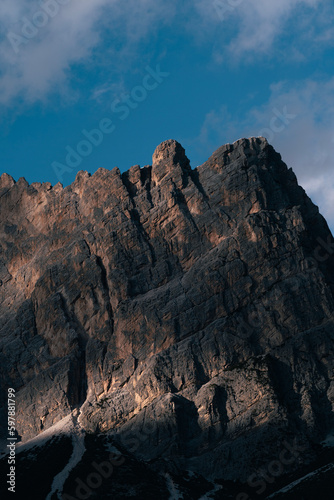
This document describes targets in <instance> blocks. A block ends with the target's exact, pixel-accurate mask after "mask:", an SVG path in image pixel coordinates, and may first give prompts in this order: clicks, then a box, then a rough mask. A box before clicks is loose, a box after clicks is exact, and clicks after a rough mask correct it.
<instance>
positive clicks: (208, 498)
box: [199, 484, 223, 500]
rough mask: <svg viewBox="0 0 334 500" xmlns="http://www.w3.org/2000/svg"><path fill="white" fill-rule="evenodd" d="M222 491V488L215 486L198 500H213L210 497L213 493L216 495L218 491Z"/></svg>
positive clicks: (218, 485) (219, 485)
mask: <svg viewBox="0 0 334 500" xmlns="http://www.w3.org/2000/svg"><path fill="white" fill-rule="evenodd" d="M222 489H223V487H222V485H221V484H215V485H214V488H213V489H212V490H210V491H208V492H207V493H205V495H203V496H202V497H201V498H200V499H199V500H212V499H213V498H214V497H213V496H212V495H214V494H215V493H217V491H220V490H222Z"/></svg>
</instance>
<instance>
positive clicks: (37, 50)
mask: <svg viewBox="0 0 334 500" xmlns="http://www.w3.org/2000/svg"><path fill="white" fill-rule="evenodd" d="M58 2H59V3H64V5H59V3H58ZM174 3H175V2H174ZM172 4H173V2H172ZM42 5H45V6H47V5H48V6H49V7H50V9H51V8H52V6H53V9H55V11H58V12H57V13H56V14H55V15H48V14H44V22H45V25H44V26H41V27H39V28H36V26H34V25H33V24H32V25H31V24H29V23H30V22H32V21H33V23H34V24H35V25H36V22H37V24H38V23H39V22H40V23H41V24H43V17H41V12H43V9H42V7H41V6H42ZM167 7H168V6H167V5H166V4H165V3H164V2H163V1H162V0H156V1H154V0H138V1H135V0H129V1H128V2H126V3H125V2H124V1H121V0H40V1H39V2H38V1H30V2H28V1H26V2H22V1H21V0H2V5H1V11H0V26H1V28H0V29H1V31H0V36H1V38H0V68H1V71H0V89H1V90H0V103H1V104H7V105H10V104H11V103H12V101H13V100H14V99H15V98H17V97H20V98H23V99H24V100H25V101H28V102H34V101H36V100H39V99H41V100H43V99H44V98H45V97H47V96H48V94H49V93H50V92H52V91H55V90H56V91H59V90H60V89H61V90H64V86H66V84H68V83H69V81H70V80H71V75H72V73H71V71H72V65H73V64H81V63H83V64H86V65H88V64H91V65H92V67H93V68H94V67H95V64H96V63H98V64H99V63H101V61H102V64H104V65H108V66H109V67H117V66H120V67H122V65H123V66H125V65H126V64H127V66H128V67H131V57H132V56H134V53H135V50H134V49H133V47H134V45H135V44H136V43H138V42H139V40H140V39H141V37H143V36H145V35H146V34H147V33H148V32H149V31H150V32H152V31H154V26H157V20H164V21H168V19H169V18H170V16H172V15H173V14H174V10H173V6H172V5H170V6H169V8H167ZM46 8H47V7H45V8H44V10H45V9H46ZM37 12H39V15H37V17H36V13H37ZM34 16H35V17H34ZM27 20H28V21H29V23H27ZM22 30H23V32H22ZM27 30H28V31H27ZM29 30H30V38H27V35H29ZM17 36H19V37H21V38H17ZM108 36H109V37H110V38H111V39H113V40H114V41H116V43H115V45H116V46H117V52H116V48H115V47H112V46H108V45H107V43H104V42H105V40H104V37H108ZM23 42H24V43H23ZM94 51H95V52H94ZM96 51H97V52H96ZM131 51H132V53H131ZM124 54H125V56H124ZM116 58H117V59H116ZM127 58H128V60H126V59H127ZM127 69H128V68H127Z"/></svg>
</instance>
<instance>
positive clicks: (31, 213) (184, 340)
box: [0, 137, 334, 498]
mask: <svg viewBox="0 0 334 500" xmlns="http://www.w3.org/2000/svg"><path fill="white" fill-rule="evenodd" d="M0 187H1V188H2V189H1V190H0V385H1V391H0V423H3V424H4V428H5V424H6V422H7V421H6V415H7V414H6V410H7V406H6V404H7V400H6V394H7V389H8V387H13V388H14V389H15V390H16V404H17V409H18V413H17V420H16V423H17V431H18V433H19V435H20V436H21V437H22V440H23V441H28V440H29V439H31V438H33V437H34V436H36V435H39V434H40V433H41V432H42V431H44V430H48V429H49V428H53V426H55V425H58V423H59V422H60V421H61V420H62V419H66V418H68V417H70V416H71V415H74V412H76V411H77V410H78V408H80V421H77V420H75V419H74V420H75V428H76V429H77V430H78V429H79V426H80V429H79V430H80V432H81V431H85V432H90V433H94V434H96V436H98V435H99V433H101V432H103V433H105V434H106V435H108V436H109V437H110V439H112V440H113V442H114V443H116V444H117V443H118V444H119V445H120V446H121V447H122V448H123V449H127V448H129V446H130V445H129V444H127V443H129V437H130V436H135V438H136V439H137V438H138V439H139V441H140V445H138V446H137V447H136V448H134V449H132V450H131V452H132V453H133V454H134V456H135V457H136V459H138V460H142V461H147V463H149V464H150V465H149V467H155V468H156V469H155V470H157V471H160V472H166V470H165V469H163V468H164V467H167V470H168V471H173V470H174V471H180V470H181V469H182V470H187V471H191V472H192V473H196V474H201V475H203V476H205V477H206V478H211V479H212V480H213V479H214V480H216V479H219V480H230V481H235V480H240V481H243V482H247V477H249V475H250V474H251V473H252V471H254V467H255V468H256V467H261V466H262V465H263V463H264V462H265V461H266V460H268V462H270V460H276V459H277V456H278V453H279V450H278V446H279V443H282V442H284V441H287V442H289V443H290V442H291V443H293V440H294V439H297V440H298V443H301V444H302V445H303V447H304V450H305V451H303V459H305V460H306V459H307V460H309V461H311V460H314V459H315V458H317V456H318V455H317V453H318V451H317V450H319V449H321V443H322V442H323V441H324V440H326V439H327V436H328V435H330V433H332V432H333V429H334V417H333V409H334V382H333V370H334V352H333V346H334V312H333V311H334V251H333V248H334V246H333V244H334V241H333V237H332V235H331V233H330V231H329V228H328V226H327V223H326V221H325V220H324V219H323V217H322V216H321V215H320V214H319V211H318V208H317V207H316V206H315V205H314V204H313V203H312V201H311V200H310V199H309V198H308V196H307V195H306V193H305V191H304V190H303V189H302V187H300V186H299V185H298V182H297V179H296V176H295V175H294V173H293V172H292V170H291V169H288V168H287V166H286V165H285V163H284V162H283V161H282V158H281V156H280V155H279V154H278V153H277V152H276V151H275V150H274V149H273V148H272V146H270V145H269V144H268V143H267V141H266V140H265V139H263V138H261V137H257V138H249V139H240V140H238V141H236V142H235V143H233V144H227V145H224V146H222V147H220V148H219V149H217V151H215V152H214V153H213V154H212V155H211V157H210V158H209V159H208V160H207V161H206V162H205V163H204V164H203V165H201V166H199V167H197V168H195V169H194V170H191V168H190V163H189V160H188V158H187V156H186V154H185V151H184V149H183V147H182V146H181V145H180V144H179V143H178V142H177V141H174V140H169V141H165V142H163V143H162V144H160V146H158V148H157V149H156V151H155V152H154V154H153V164H152V167H151V166H146V167H144V168H140V167H139V165H134V166H133V167H131V168H130V169H129V170H128V171H127V172H124V173H121V172H120V170H119V169H118V168H114V169H113V170H111V171H110V170H107V169H103V168H101V169H99V170H97V171H96V172H95V173H94V174H93V175H92V176H90V175H89V174H87V173H86V172H79V173H78V175H77V178H76V180H75V181H74V182H73V183H72V184H71V185H70V186H67V187H65V188H64V189H62V187H61V186H60V185H57V186H55V187H52V186H51V185H50V184H48V183H44V184H37V183H34V184H31V185H30V186H29V185H28V183H27V182H26V181H24V180H23V179H21V180H19V181H18V182H17V183H16V184H15V183H14V180H13V179H12V178H11V177H10V176H8V175H6V174H3V175H2V176H1V178H0ZM148 428H151V429H152V431H150V432H149V433H145V429H148ZM130 441H131V439H130ZM245 450H247V452H246V453H245ZM162 464H163V465H162ZM294 466H295V467H296V468H297V466H298V462H297V460H296V463H295V464H294ZM112 479H113V478H112ZM101 498H102V497H101ZM120 498H123V497H122V496H121V497H120ZM138 498H141V496H138ZM154 498H156V496H155V497H154ZM166 498H168V497H166ZM185 498H188V497H185ZM190 498H192V497H190ZM233 498H235V496H234V497H233Z"/></svg>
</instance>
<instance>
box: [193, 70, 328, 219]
mask: <svg viewBox="0 0 334 500" xmlns="http://www.w3.org/2000/svg"><path fill="white" fill-rule="evenodd" d="M333 117H334V78H331V79H327V80H314V79H313V80H312V79H308V80H306V81H302V82H279V83H276V84H273V85H272V86H271V96H270V98H269V100H268V101H266V102H265V103H263V104H262V106H259V107H253V108H252V109H250V111H249V112H248V114H247V116H246V117H245V118H244V119H242V120H240V119H235V118H233V117H232V116H230V115H229V113H228V111H227V109H226V107H223V108H221V109H220V110H219V111H215V110H211V111H210V112H208V113H207V115H206V117H205V119H204V122H203V125H202V128H201V131H200V134H199V137H198V138H197V140H196V143H197V144H201V145H202V149H203V150H204V149H205V150H207V151H208V152H209V151H210V150H214V149H215V148H216V147H218V146H219V145H221V144H223V143H224V142H233V141H234V140H236V139H238V138H239V137H240V136H243V137H249V136H259V135H265V136H267V138H268V140H269V141H270V142H271V143H272V144H273V146H274V147H275V148H276V149H277V150H278V151H279V152H280V153H281V154H282V157H283V160H284V161H285V162H286V163H287V164H288V165H289V167H292V168H293V169H294V171H295V173H296V174H297V177H298V180H299V182H300V184H301V185H302V186H303V187H304V188H305V189H306V190H307V192H308V194H309V195H310V196H311V197H312V199H313V200H314V201H315V203H317V204H318V205H319V206H320V209H321V212H322V213H323V215H324V216H325V217H326V218H327V220H328V221H329V222H330V224H331V226H332V227H334V215H333V214H334V118H333Z"/></svg>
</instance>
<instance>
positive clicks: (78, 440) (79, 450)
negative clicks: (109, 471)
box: [45, 409, 86, 500]
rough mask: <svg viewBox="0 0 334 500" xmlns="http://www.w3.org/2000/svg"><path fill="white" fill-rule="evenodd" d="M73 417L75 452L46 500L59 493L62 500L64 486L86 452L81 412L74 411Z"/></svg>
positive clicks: (56, 478)
mask: <svg viewBox="0 0 334 500" xmlns="http://www.w3.org/2000/svg"><path fill="white" fill-rule="evenodd" d="M71 417H72V427H71V435H72V444H73V452H72V455H71V458H70V460H69V461H68V463H67V465H66V466H65V467H64V469H63V470H62V471H60V472H59V474H57V476H55V477H54V479H53V483H52V486H51V491H50V493H49V494H48V496H47V497H46V499H45V500H51V499H52V497H53V495H54V493H57V492H58V498H59V499H60V500H62V491H63V488H64V484H65V481H66V479H67V478H68V476H69V475H70V472H71V470H72V469H74V467H75V466H76V465H77V464H78V463H79V462H80V460H81V459H82V456H83V454H84V453H85V451H86V447H85V431H84V429H83V428H82V427H81V424H80V417H81V410H80V411H79V410H77V409H76V410H74V411H73V412H72V414H71Z"/></svg>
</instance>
